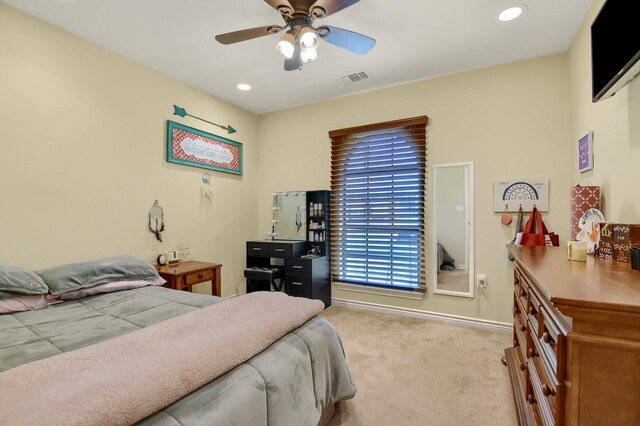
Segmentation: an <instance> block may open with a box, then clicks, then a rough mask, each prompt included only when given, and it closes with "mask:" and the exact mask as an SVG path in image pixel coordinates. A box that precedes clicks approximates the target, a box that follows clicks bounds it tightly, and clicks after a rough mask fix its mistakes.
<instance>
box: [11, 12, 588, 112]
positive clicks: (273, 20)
mask: <svg viewBox="0 0 640 426" xmlns="http://www.w3.org/2000/svg"><path fill="white" fill-rule="evenodd" d="M0 3H6V4H9V5H11V6H14V7H16V8H18V9H21V10H23V11H25V12H27V13H29V14H31V15H34V16H36V17H38V18H41V19H43V20H45V21H48V22H50V23H52V24H54V25H56V26H59V27H61V28H64V29H65V30H67V31H70V32H72V33H75V34H77V35H79V36H81V37H83V38H86V39H88V40H91V41H93V42H95V43H97V44H100V45H102V46H104V47H107V48H109V49H111V50H114V51H116V52H118V53H120V54H122V55H124V56H126V57H128V58H131V59H133V60H135V61H138V62H141V63H143V64H145V65H147V66H149V67H151V68H154V69H156V70H159V71H161V72H163V73H165V74H168V75H170V76H172V77H174V78H176V79H178V80H181V81H183V82H185V83H188V84H190V85H192V86H194V87H197V88H199V89H201V90H203V91H205V92H208V93H211V94H212V95H215V96H217V97H219V98H221V99H224V100H226V101H228V102H230V103H232V104H235V105H238V106H240V107H242V108H244V109H247V110H249V111H252V112H254V113H257V114H261V113H265V112H270V111H275V110H280V109H284V108H289V107H292V106H296V105H302V104H308V103H313V102H318V101H321V100H326V99H332V98H337V97H341V96H346V95H350V94H354V93H358V92H366V91H370V90H374V89H378V88H382V87H388V86H394V85H398V84H403V83H407V82H410V81H416V80H422V79H427V78H431V77H435V76H440V75H445V74H451V73H456V72H460V71H465V70H470V69H475V68H482V67H486V66H490V65H495V64H500V63H506V62H512V61H517V60H521V59H526V58H533V57H537V56H544V55H550V54H554V53H560V52H564V51H566V50H567V49H568V48H569V46H570V44H571V41H572V40H573V38H574V36H575V34H576V32H577V30H578V28H579V26H580V24H581V23H582V21H583V19H584V17H585V15H586V13H587V11H588V10H589V8H590V6H591V3H592V0H397V1H391V0H361V1H360V2H359V3H357V4H355V5H353V6H351V7H349V8H347V9H345V10H343V11H341V12H338V13H336V14H335V15H331V16H329V17H327V18H326V19H322V20H316V22H315V25H316V26H318V25H332V26H336V27H341V28H345V29H349V30H352V31H356V32H359V33H362V34H365V35H368V36H370V37H373V38H375V39H376V41H377V43H376V45H375V47H374V48H373V49H372V50H371V51H370V52H369V53H368V54H367V55H364V56H360V55H356V54H354V53H351V52H348V51H346V50H343V49H340V48H339V47H336V46H334V45H331V44H328V43H326V42H321V45H320V47H319V49H318V55H319V58H318V60H316V61H315V62H312V63H310V64H306V65H305V66H304V67H303V69H302V71H292V72H286V71H284V69H283V60H282V58H281V57H280V55H279V54H278V53H277V52H276V51H275V44H276V42H277V41H278V39H279V37H280V35H271V36H267V37H262V38H258V39H254V40H249V41H245V42H242V43H238V44H233V45H228V46H224V45H221V44H219V43H218V42H217V41H216V40H215V39H214V36H215V35H217V34H221V33H226V32H231V31H235V30H241V29H245V28H250V27H259V26H265V25H270V24H277V25H281V24H282V23H283V21H282V18H281V17H280V15H279V13H277V12H276V11H275V10H274V9H272V8H271V7H270V6H269V5H268V4H267V3H266V2H265V1H263V0H0ZM513 4H520V5H525V6H526V7H527V11H526V13H525V14H524V15H523V16H522V17H520V18H519V19H517V20H515V21H512V22H508V23H501V22H499V21H498V20H497V14H498V13H499V12H500V11H501V10H503V9H504V8H506V7H508V6H512V5H513ZM362 70H366V71H367V73H368V74H369V75H370V79H368V80H365V81H360V82H357V83H352V84H350V85H345V84H344V83H343V82H342V80H341V79H340V77H341V76H343V75H346V74H353V73H356V72H359V71H362ZM239 82H244V83H249V84H251V85H252V86H253V90H251V91H250V92H240V91H238V90H237V89H236V88H235V85H236V83H239Z"/></svg>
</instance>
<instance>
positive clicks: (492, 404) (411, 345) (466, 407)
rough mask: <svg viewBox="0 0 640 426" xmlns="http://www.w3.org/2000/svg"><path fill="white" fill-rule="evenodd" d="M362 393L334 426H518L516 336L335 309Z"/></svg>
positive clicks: (329, 314)
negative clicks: (512, 367) (513, 369)
mask: <svg viewBox="0 0 640 426" xmlns="http://www.w3.org/2000/svg"><path fill="white" fill-rule="evenodd" d="M321 316H323V317H324V318H326V319H327V320H328V321H329V322H331V323H332V324H333V325H334V326H335V327H336V329H337V330H338V332H339V333H340V335H341V336H342V339H343V343H344V347H345V352H346V355H347V362H348V363H349V366H350V367H351V370H352V372H353V375H354V378H355V382H356V386H357V387H358V392H357V394H356V396H355V398H353V399H351V400H348V401H342V402H340V403H339V404H338V405H337V407H336V408H337V410H336V414H335V416H334V417H333V419H332V420H331V421H330V423H329V425H331V426H336V425H350V426H352V425H353V426H355V425H358V426H360V425H362V426H370V425H374V426H375V425H398V426H412V425H416V426H417V425H420V426H424V425H452V426H461V425H491V426H500V425H508V426H512V425H517V423H518V421H517V418H516V413H515V408H514V401H513V395H512V393H511V382H510V380H509V374H508V372H507V368H506V367H504V366H503V365H502V364H501V363H500V358H501V357H502V356H503V350H504V348H506V347H508V346H510V345H511V333H508V332H493V331H488V330H485V329H481V328H476V327H464V326H454V325H447V324H443V323H440V322H438V321H429V320H423V319H416V318H410V317H404V316H397V315H390V314H379V313H374V312H370V311H365V310H359V309H351V308H343V307H336V306H332V307H331V308H329V309H327V310H325V311H324V312H323V313H322V314H321Z"/></svg>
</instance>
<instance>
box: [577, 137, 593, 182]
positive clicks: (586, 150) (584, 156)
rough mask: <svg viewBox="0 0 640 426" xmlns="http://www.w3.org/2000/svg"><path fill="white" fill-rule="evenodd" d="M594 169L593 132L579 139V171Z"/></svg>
mask: <svg viewBox="0 0 640 426" xmlns="http://www.w3.org/2000/svg"><path fill="white" fill-rule="evenodd" d="M591 169H593V132H587V134H586V135H584V136H583V137H581V138H580V139H579V140H578V171H579V172H580V173H582V172H586V171H587V170H591Z"/></svg>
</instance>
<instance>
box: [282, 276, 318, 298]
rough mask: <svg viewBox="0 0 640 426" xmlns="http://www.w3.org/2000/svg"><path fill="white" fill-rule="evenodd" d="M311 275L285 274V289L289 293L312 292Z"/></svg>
mask: <svg viewBox="0 0 640 426" xmlns="http://www.w3.org/2000/svg"><path fill="white" fill-rule="evenodd" d="M311 282H312V280H311V277H310V276H308V275H303V276H301V275H290V274H287V275H285V284H284V289H285V291H286V292H287V294H294V293H295V294H302V293H305V294H307V293H308V294H311Z"/></svg>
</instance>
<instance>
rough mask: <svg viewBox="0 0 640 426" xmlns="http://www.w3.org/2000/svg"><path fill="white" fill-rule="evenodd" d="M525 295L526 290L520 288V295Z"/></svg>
mask: <svg viewBox="0 0 640 426" xmlns="http://www.w3.org/2000/svg"><path fill="white" fill-rule="evenodd" d="M526 296H527V291H526V290H525V289H524V288H523V289H522V290H520V297H526Z"/></svg>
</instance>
